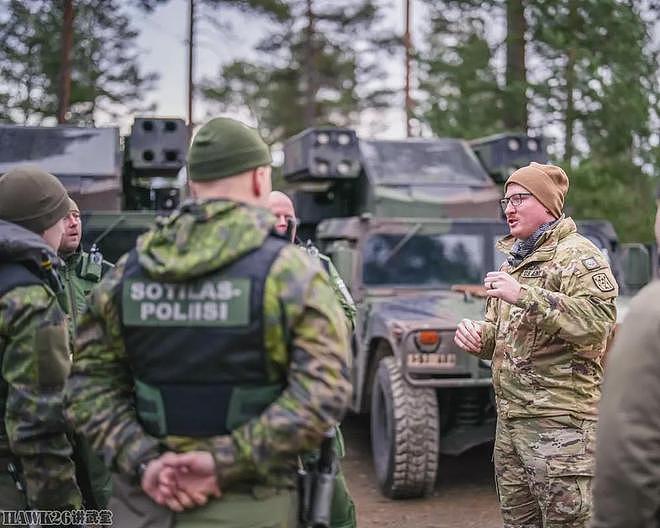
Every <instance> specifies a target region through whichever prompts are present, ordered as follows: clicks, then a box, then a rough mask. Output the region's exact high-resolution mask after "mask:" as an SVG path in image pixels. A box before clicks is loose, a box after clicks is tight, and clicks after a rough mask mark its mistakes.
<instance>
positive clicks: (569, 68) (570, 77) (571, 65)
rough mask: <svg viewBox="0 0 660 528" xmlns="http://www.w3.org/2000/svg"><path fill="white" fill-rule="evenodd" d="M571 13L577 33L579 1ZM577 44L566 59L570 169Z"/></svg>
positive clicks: (566, 157) (566, 155)
mask: <svg viewBox="0 0 660 528" xmlns="http://www.w3.org/2000/svg"><path fill="white" fill-rule="evenodd" d="M569 5H570V7H569V9H570V11H569V15H568V16H569V24H570V28H571V29H572V30H573V31H577V30H579V29H580V28H579V27H578V25H579V20H578V13H577V0H571V2H570V4H569ZM575 46H576V44H575V42H572V43H571V44H570V47H569V48H568V51H567V57H566V74H565V79H566V113H565V114H564V130H565V134H566V135H565V137H564V162H565V163H566V164H567V165H568V168H570V167H571V166H572V163H573V153H574V149H573V134H574V130H575V117H576V116H575V96H574V91H575V64H576V60H577V49H576V47H575Z"/></svg>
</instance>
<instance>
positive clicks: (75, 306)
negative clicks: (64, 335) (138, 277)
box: [58, 248, 114, 342]
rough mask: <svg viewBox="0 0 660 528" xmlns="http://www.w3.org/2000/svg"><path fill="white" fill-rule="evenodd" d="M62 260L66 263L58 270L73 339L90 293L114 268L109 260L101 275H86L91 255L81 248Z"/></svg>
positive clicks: (104, 264)
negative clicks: (64, 293) (84, 268)
mask: <svg viewBox="0 0 660 528" xmlns="http://www.w3.org/2000/svg"><path fill="white" fill-rule="evenodd" d="M61 258H62V260H63V261H64V265H63V266H61V267H60V268H59V269H58V272H59V275H60V278H61V279H62V282H63V284H64V290H65V292H66V298H67V301H66V302H67V312H68V316H69V328H70V333H71V336H72V337H73V336H75V334H76V329H77V327H78V320H79V319H80V314H81V313H82V312H83V311H84V309H85V307H86V306H87V296H88V295H89V292H90V291H92V288H93V287H94V286H95V285H96V284H98V283H99V282H100V281H101V278H102V277H103V275H104V274H105V273H106V272H107V271H108V270H109V269H112V268H113V267H114V266H113V265H112V264H111V263H110V262H108V261H107V260H103V263H102V268H101V273H100V274H99V275H94V274H85V272H84V270H83V269H82V268H83V265H84V263H85V262H86V261H87V260H88V259H89V253H87V252H86V251H82V250H81V249H80V248H78V250H77V251H76V252H75V253H72V254H70V255H67V256H61ZM72 342H73V340H72Z"/></svg>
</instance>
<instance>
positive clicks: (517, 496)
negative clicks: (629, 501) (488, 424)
mask: <svg viewBox="0 0 660 528" xmlns="http://www.w3.org/2000/svg"><path fill="white" fill-rule="evenodd" d="M567 190H568V178H567V176H566V174H565V173H564V171H563V170H562V169H560V168H559V167H556V166H553V165H540V164H537V163H532V164H531V165H529V166H527V167H523V168H522V169H519V170H517V171H516V172H514V173H513V174H512V175H511V176H510V177H509V179H508V180H507V182H506V184H505V193H506V194H505V198H504V199H503V200H502V207H503V210H504V212H505V215H506V219H507V223H508V224H509V229H510V233H511V234H510V235H509V236H507V237H505V238H504V239H503V240H501V241H500V242H499V243H498V248H499V249H500V250H501V251H503V252H506V253H508V254H509V258H508V262H507V263H505V264H504V265H503V266H502V268H501V269H500V271H497V272H490V273H488V274H487V275H486V278H485V280H484V285H485V287H486V291H487V294H488V297H489V298H488V302H487V307H486V317H485V320H484V321H471V320H467V319H464V320H463V321H461V322H460V323H459V326H458V329H457V331H456V336H455V342H456V344H457V345H458V346H460V347H461V348H463V349H464V350H466V351H468V352H470V353H472V354H475V355H477V356H479V357H481V358H485V359H492V369H493V386H494V389H495V395H496V400H497V412H498V423H497V432H496V438H495V453H494V461H495V475H496V481H497V487H498V493H499V499H500V504H501V510H502V517H503V520H504V526H505V527H507V528H513V527H520V528H523V527H525V528H527V527H541V526H547V527H555V526H576V527H583V526H585V525H586V524H587V521H588V519H589V516H590V512H591V481H592V477H593V474H594V447H595V438H594V436H595V429H596V420H597V405H598V401H599V399H600V383H601V381H602V377H603V368H602V359H603V354H604V352H605V348H606V345H607V342H608V339H609V338H610V335H611V332H612V330H613V328H614V324H615V321H616V308H615V304H614V301H615V298H616V296H617V294H618V286H617V284H616V281H615V280H614V277H613V276H612V272H611V270H610V267H609V265H608V263H607V260H606V259H605V257H604V256H603V255H602V254H601V252H600V251H599V250H598V248H596V246H594V245H593V244H592V243H591V242H589V241H588V240H587V239H586V238H584V237H583V236H581V235H579V234H578V233H577V232H576V228H575V223H574V222H573V220H571V219H570V218H567V217H565V216H563V215H562V208H563V203H564V196H565V194H566V191H567Z"/></svg>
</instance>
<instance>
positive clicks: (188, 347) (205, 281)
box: [117, 236, 287, 437]
mask: <svg viewBox="0 0 660 528" xmlns="http://www.w3.org/2000/svg"><path fill="white" fill-rule="evenodd" d="M286 245H287V242H286V241H285V240H283V239H280V238H279V237H276V236H269V237H267V238H266V241H265V242H264V244H263V245H262V246H261V247H260V248H258V249H256V250H254V251H252V252H250V253H248V254H246V255H244V256H243V257H241V258H240V259H239V260H237V261H235V262H233V263H231V264H230V265H228V266H226V267H223V268H221V269H218V270H216V271H214V272H212V273H209V274H207V275H205V276H202V277H198V278H195V279H193V280H190V281H186V282H178V283H174V282H172V283H165V282H160V281H156V280H153V279H151V278H149V276H148V275H147V274H146V273H145V272H144V270H143V269H142V267H141V266H140V265H139V262H138V256H137V252H136V251H135V250H133V252H131V254H130V255H129V258H128V260H127V262H126V269H125V272H124V276H123V278H122V282H121V288H120V289H119V290H118V293H117V295H120V296H121V298H120V299H119V300H118V305H119V306H120V307H121V309H120V310H121V324H122V332H123V337H124V343H125V346H126V350H127V353H128V356H129V362H130V365H131V368H132V371H133V376H134V378H135V388H136V408H137V413H138V416H139V418H140V420H141V422H142V424H143V426H144V428H145V430H147V432H149V433H150V434H152V435H154V436H158V437H162V436H165V435H180V436H192V437H205V436H213V435H222V434H228V433H229V432H231V431H232V430H233V429H235V428H236V427H238V426H239V425H241V424H243V423H245V422H247V421H248V420H249V419H251V418H253V417H255V416H258V415H259V414H261V412H262V411H263V410H264V409H265V408H266V407H267V406H268V405H269V404H270V403H272V402H273V401H274V400H275V399H276V398H277V396H278V395H279V394H280V393H281V392H282V389H283V387H284V384H285V381H286V380H285V379H279V380H273V379H272V378H269V376H268V373H267V368H266V350H265V345H264V318H263V297H264V285H265V282H266V278H267V277H268V273H269V271H270V268H271V266H272V264H273V262H274V261H275V259H276V258H277V255H278V254H279V252H280V251H281V249H282V248H283V247H284V246H286Z"/></svg>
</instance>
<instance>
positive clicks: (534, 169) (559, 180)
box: [504, 161, 568, 218]
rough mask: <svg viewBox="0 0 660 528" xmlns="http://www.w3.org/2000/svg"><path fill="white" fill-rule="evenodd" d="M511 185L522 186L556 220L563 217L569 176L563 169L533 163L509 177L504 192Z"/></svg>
mask: <svg viewBox="0 0 660 528" xmlns="http://www.w3.org/2000/svg"><path fill="white" fill-rule="evenodd" d="M510 183H517V184H518V185H522V186H523V187H524V188H525V189H527V190H528V191H529V192H531V193H532V194H533V195H534V197H535V198H536V199H537V200H538V201H539V202H541V203H542V204H543V205H545V206H546V207H547V208H548V211H550V213H551V214H552V216H554V217H555V218H559V217H560V216H561V214H562V210H563V209H564V198H565V197H566V193H567V192H568V176H566V173H565V172H564V170H563V169H562V168H561V167H557V166H556V165H541V164H540V163H535V162H533V161H532V163H530V164H529V165H527V167H522V168H520V169H518V170H517V171H516V172H514V173H513V174H512V175H511V176H509V179H508V180H507V181H506V183H505V184H504V192H506V188H507V187H508V186H509V184H510Z"/></svg>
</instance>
